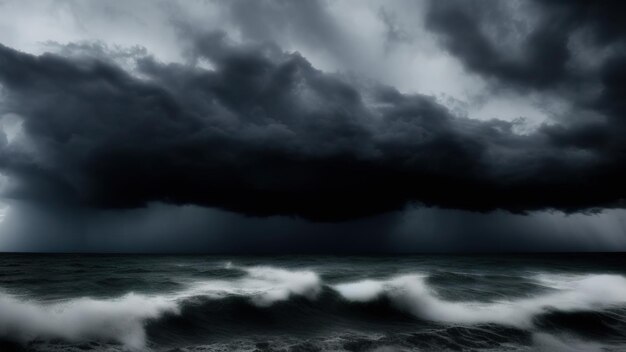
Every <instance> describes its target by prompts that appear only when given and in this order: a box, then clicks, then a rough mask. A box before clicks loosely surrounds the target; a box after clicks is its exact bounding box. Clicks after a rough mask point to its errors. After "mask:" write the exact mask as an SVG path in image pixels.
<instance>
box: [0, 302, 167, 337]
mask: <svg viewBox="0 0 626 352" xmlns="http://www.w3.org/2000/svg"><path fill="white" fill-rule="evenodd" d="M165 312H172V313H177V312H178V305H177V304H176V302H174V301H173V300H170V299H167V298H164V297H150V296H145V295H138V294H132V293H130V294H127V295H124V296H122V297H119V298H116V299H107V300H98V299H92V298H78V299H72V300H68V301H63V302H54V303H38V302H33V301H25V300H20V299H17V298H16V297H14V296H10V295H6V294H0V336H3V337H8V338H12V339H17V340H19V341H21V342H29V341H33V340H49V339H63V340H66V341H71V342H73V341H85V340H101V341H114V342H118V343H121V344H124V345H125V346H127V347H128V348H131V349H141V348H143V347H144V346H145V330H144V324H145V322H146V320H148V319H154V318H158V317H159V316H161V315H162V314H163V313H165Z"/></svg>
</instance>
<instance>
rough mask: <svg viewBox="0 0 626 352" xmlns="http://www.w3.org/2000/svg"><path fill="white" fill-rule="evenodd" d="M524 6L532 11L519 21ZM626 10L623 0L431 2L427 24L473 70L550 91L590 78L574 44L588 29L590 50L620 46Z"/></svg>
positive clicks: (623, 32) (509, 81) (522, 85)
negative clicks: (575, 62) (575, 63)
mask: <svg viewBox="0 0 626 352" xmlns="http://www.w3.org/2000/svg"><path fill="white" fill-rule="evenodd" d="M512 5H513V6H512ZM515 5H518V7H515ZM520 8H521V9H525V10H526V11H527V12H528V13H527V14H526V16H523V15H522V16H519V17H518V18H515V17H514V16H515V15H516V14H517V13H519V12H521V9H520ZM625 10H626V4H624V3H623V2H621V1H586V0H580V1H575V0H572V1H561V0H543V1H540V0H537V1H526V2H486V1H454V0H451V1H432V2H431V3H430V7H429V12H428V14H427V26H428V28H430V29H431V30H433V31H434V32H435V33H437V34H439V36H440V38H441V40H442V43H443V44H444V46H445V47H446V48H447V49H448V50H449V51H450V52H451V53H452V54H454V55H455V56H457V57H458V58H459V59H460V60H461V61H462V62H463V64H464V65H465V66H466V67H467V68H468V69H470V70H471V71H474V72H476V73H479V74H481V75H484V76H486V77H488V78H494V79H496V80H499V81H501V82H504V86H507V85H513V86H519V87H522V88H530V89H546V88H556V87H562V86H563V85H574V86H576V85H578V84H581V83H584V81H585V80H586V79H592V78H593V77H586V76H585V75H586V74H589V73H588V72H580V68H577V67H573V65H572V62H571V59H572V56H573V54H574V50H573V48H572V47H571V42H570V40H571V39H572V36H573V35H575V34H581V33H582V32H583V31H586V32H587V33H589V34H590V37H591V38H588V39H589V40H590V42H591V43H588V44H594V45H596V47H595V48H591V50H593V49H599V48H601V47H603V46H607V45H613V44H620V45H622V44H623V43H624V37H625V35H626V24H625V22H624V21H623V20H622V18H621V15H620V14H622V13H624V11H625ZM511 49H514V50H519V52H517V51H515V54H514V55H511V52H510V51H511ZM622 59H623V58H622ZM592 74H594V75H595V74H597V72H593V73H592ZM581 81H583V82H581Z"/></svg>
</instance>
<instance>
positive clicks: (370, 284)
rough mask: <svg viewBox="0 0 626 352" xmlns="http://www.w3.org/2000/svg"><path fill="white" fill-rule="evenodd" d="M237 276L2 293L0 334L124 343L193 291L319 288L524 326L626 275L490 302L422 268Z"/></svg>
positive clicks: (605, 301) (622, 285) (452, 316)
mask: <svg viewBox="0 0 626 352" xmlns="http://www.w3.org/2000/svg"><path fill="white" fill-rule="evenodd" d="M228 269H229V270H230V269H232V270H238V271H242V272H243V275H242V276H240V277H236V278H231V279H224V280H209V281H202V282H193V283H189V284H188V285H187V286H186V288H185V289H183V290H179V291H175V292H169V293H162V294H159V295H146V294H136V293H128V294H125V295H123V296H120V297H117V298H110V299H95V298H88V297H84V298H76V299H68V300H65V301H54V302H37V301H33V300H29V299H24V298H21V297H19V298H18V297H16V296H13V295H9V294H2V293H0V312H1V314H0V339H2V338H5V339H12V340H18V341H21V342H25V343H26V342H30V341H35V340H38V341H41V340H44V341H45V340H52V339H61V340H66V341H69V342H75V341H93V340H98V341H103V342H116V343H119V344H122V345H124V346H126V348H128V349H135V350H142V349H144V348H145V347H146V330H145V326H146V324H147V323H148V321H150V320H157V319H160V318H161V317H163V316H164V315H166V314H181V307H182V305H183V304H184V303H185V302H187V301H189V300H191V299H193V298H196V297H203V298H206V299H209V300H219V299H222V298H226V297H233V296H236V297H240V298H242V299H244V300H247V301H248V302H249V303H250V304H252V305H255V306H257V307H259V308H261V309H271V308H270V307H271V306H272V305H273V304H275V303H277V302H281V301H285V300H288V299H290V298H291V297H294V296H299V297H304V298H306V299H309V300H311V301H315V300H316V299H317V298H319V296H320V293H321V291H322V289H323V288H324V287H327V288H329V289H330V290H334V291H335V292H336V293H337V295H338V297H339V299H341V300H342V301H343V302H344V303H345V304H361V303H365V302H369V301H373V300H376V299H379V298H381V297H385V298H387V299H389V300H390V301H391V302H392V305H393V307H395V309H398V310H402V311H405V312H407V313H410V314H413V315H414V316H416V317H418V318H419V319H424V320H430V321H435V322H441V323H455V324H481V323H494V324H501V325H508V326H514V327H517V328H522V329H530V328H532V327H533V320H534V318H535V317H537V316H538V315H540V314H543V313H546V312H547V311H551V310H553V311H565V312H568V311H597V310H603V309H609V308H611V307H614V306H623V305H624V304H626V278H624V277H623V276H620V275H581V276H567V277H562V278H559V277H538V278H537V281H538V282H541V283H542V284H543V285H544V286H550V287H551V290H550V291H549V292H547V293H542V294H537V295H535V296H533V297H528V298H519V299H508V300H497V301H490V302H478V301H449V300H445V299H443V298H441V296H440V295H438V293H437V292H436V291H435V290H434V289H433V288H432V287H430V286H429V285H428V284H427V281H426V279H427V275H423V274H420V275H402V276H397V277H392V278H389V279H386V280H361V281H348V282H342V283H337V284H333V285H326V286H325V285H324V284H323V282H322V280H321V278H320V276H319V275H318V274H317V273H315V272H314V271H312V270H288V269H284V268H277V267H269V266H252V267H238V266H235V265H229V267H228Z"/></svg>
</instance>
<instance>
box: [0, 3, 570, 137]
mask: <svg viewBox="0 0 626 352" xmlns="http://www.w3.org/2000/svg"><path fill="white" fill-rule="evenodd" d="M229 3H230V2H217V1H184V2H181V1H71V0H59V1H52V0H42V1H34V0H24V1H0V43H3V44H4V45H8V46H10V47H13V48H16V49H18V50H21V51H25V52H29V53H34V54H41V53H43V52H46V51H54V50H58V45H55V43H57V44H61V45H63V44H67V43H77V42H99V43H103V44H105V45H107V46H108V47H109V48H114V49H117V48H119V49H126V50H128V49H129V48H133V47H136V46H141V47H144V48H145V49H146V51H147V53H149V54H151V55H154V56H155V57H156V58H157V59H159V60H161V61H163V62H186V61H188V59H189V58H187V57H186V55H185V48H184V47H183V44H181V40H180V38H179V36H180V35H181V34H180V27H179V26H180V24H181V23H182V24H186V25H189V27H190V28H202V29H203V30H207V31H210V30H223V31H225V32H226V33H228V35H229V37H230V38H231V39H234V40H239V41H241V40H246V38H245V35H246V33H245V30H244V29H243V28H242V26H241V25H240V24H239V23H238V19H237V18H236V16H235V15H233V9H232V8H230V7H229V6H228V5H225V4H229ZM321 4H322V12H321V16H325V18H324V19H325V20H327V21H329V25H330V26H331V27H332V28H331V29H329V31H331V30H332V31H334V32H332V33H330V34H328V33H327V34H326V37H321V38H317V40H315V39H316V38H311V34H310V33H307V31H306V29H300V30H298V28H296V27H297V26H300V25H301V24H300V23H299V22H298V21H297V20H294V22H293V23H286V24H285V23H283V24H282V25H283V26H284V27H281V28H278V29H276V28H274V29H273V30H272V28H270V29H268V30H267V31H266V32H265V33H263V34H260V35H259V38H260V39H264V40H268V41H273V42H276V43H277V44H278V45H279V46H280V47H282V48H283V50H286V51H298V52H300V53H301V54H302V55H303V56H304V57H306V58H307V60H309V61H310V62H311V63H312V64H313V65H314V66H315V67H317V68H318V69H321V70H324V71H327V72H342V73H350V72H353V73H355V74H356V75H357V76H359V77H365V78H367V79H371V80H374V81H378V82H381V83H383V84H387V85H390V86H393V87H396V88H397V89H399V90H400V91H402V92H404V93H420V94H427V95H432V96H435V97H436V98H437V100H438V101H439V102H440V103H442V104H444V105H446V106H447V107H448V108H450V109H451V111H453V112H454V113H455V114H457V115H460V116H467V117H470V118H474V119H481V120H488V119H493V118H497V119H502V120H507V121H518V122H519V127H520V128H519V129H518V130H517V131H518V132H520V133H524V132H526V131H532V130H533V129H534V128H535V127H537V126H539V125H540V124H541V123H549V122H550V120H551V119H552V118H554V117H555V116H558V115H561V114H564V113H565V112H566V111H567V109H568V107H569V105H568V104H567V103H566V102H565V101H564V100H562V99H558V98H557V97H555V96H552V95H545V94H536V93H521V92H514V91H504V90H494V89H492V87H490V86H489V84H488V82H486V81H485V80H484V79H483V78H482V77H480V76H478V75H475V74H471V73H469V72H467V71H466V70H465V69H464V68H463V66H462V64H461V63H460V62H459V61H458V60H457V59H456V58H454V57H453V56H451V55H450V54H448V53H447V52H446V51H445V50H443V49H442V47H441V45H440V43H439V42H438V40H437V38H436V37H435V36H434V35H433V33H431V32H429V31H428V30H427V29H426V28H425V24H424V13H425V12H426V6H428V3H427V1H409V0H397V1H381V0H367V1H345V0H343V1H326V2H321ZM510 4H511V9H510V11H511V12H512V13H515V14H517V15H516V16H517V17H520V18H522V20H525V19H524V18H526V17H527V18H532V16H531V15H532V14H530V13H528V10H524V9H522V8H520V6H519V5H518V2H517V1H512V2H510ZM268 6H270V5H268ZM278 13H279V16H280V12H278ZM274 15H275V14H274ZM524 16H526V17H524ZM281 20H284V21H289V19H288V18H286V19H281ZM259 21H262V19H260V20H259ZM273 22H275V21H272V18H269V19H266V23H264V24H263V25H265V27H267V26H272V25H276V24H274V23H273ZM278 25H280V24H278ZM315 35H317V34H315ZM259 38H255V39H259ZM513 39H515V38H513ZM324 40H326V41H331V42H329V43H327V44H328V45H327V47H324V48H323V49H322V48H321V47H320V46H321V45H322V46H326V45H325V44H324ZM494 40H497V38H494ZM512 42H513V43H515V40H513V41H512ZM510 51H511V52H513V53H514V52H515V50H513V49H511V50H510Z"/></svg>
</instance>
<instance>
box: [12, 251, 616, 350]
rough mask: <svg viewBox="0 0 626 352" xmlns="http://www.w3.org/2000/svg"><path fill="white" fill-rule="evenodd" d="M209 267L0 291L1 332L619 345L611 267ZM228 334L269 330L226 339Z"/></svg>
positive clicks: (97, 339)
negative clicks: (116, 287) (497, 278)
mask: <svg viewBox="0 0 626 352" xmlns="http://www.w3.org/2000/svg"><path fill="white" fill-rule="evenodd" d="M213 270H218V271H221V275H220V277H221V279H211V280H195V281H190V282H187V283H186V284H185V285H184V286H183V287H181V288H179V289H177V290H173V291H171V292H167V293H154V294H146V293H126V294H123V295H119V296H116V297H109V298H89V297H80V298H71V299H59V300H52V301H50V300H47V301H37V300H35V299H32V298H29V297H22V296H19V295H15V294H10V293H6V292H5V293H1V294H0V337H1V338H2V340H4V341H5V342H4V346H5V347H4V348H5V349H8V348H11V349H15V350H29V349H33V350H37V349H40V350H54V349H55V348H56V349H58V350H68V349H71V348H76V349H77V350H85V349H87V350H88V349H93V350H131V351H144V350H169V349H174V348H184V347H185V346H198V348H205V350H269V349H271V348H272V346H273V347H276V346H279V347H280V348H278V347H276V348H277V349H281V350H316V351H321V350H325V349H327V350H346V351H362V350H363V351H365V350H380V351H383V350H390V351H395V350H415V349H418V350H446V349H457V350H459V349H460V350H462V349H481V348H484V349H495V350H498V349H503V350H504V349H507V350H511V349H513V350H515V349H518V350H524V349H528V350H535V349H542V348H543V349H545V350H548V351H553V350H563V351H576V350H581V351H587V350H594V349H597V350H601V349H604V350H606V349H609V350H610V349H614V350H623V349H624V348H626V278H625V277H624V276H622V275H619V274H580V275H566V274H536V275H532V276H531V277H528V278H527V279H528V281H529V282H531V283H532V284H533V285H535V286H536V289H535V290H534V291H532V293H528V294H520V295H515V296H507V295H499V296H498V295H495V296H493V295H492V296H489V292H485V296H486V297H488V299H482V300H464V299H459V298H457V299H455V298H451V297H445V296H443V295H441V294H440V293H439V292H438V290H437V289H436V287H435V285H434V283H435V282H437V280H439V281H441V280H443V281H445V280H450V281H451V282H454V281H462V280H480V277H477V276H476V275H474V274H464V273H441V272H438V273H430V274H429V273H425V272H417V273H403V274H400V275H394V276H390V277H386V278H376V279H372V278H355V279H353V280H344V281H340V282H332V283H328V282H325V281H324V280H323V279H322V275H320V274H318V273H317V272H315V271H313V270H288V269H285V268H279V267H271V266H237V265H232V264H230V263H227V264H224V265H223V266H222V267H219V268H214V269H213ZM479 296H480V294H479ZM380 332H390V333H388V334H384V333H383V334H380ZM237 336H278V338H276V339H271V338H270V339H268V340H267V341H261V342H259V341H258V340H254V339H252V340H245V339H237V343H238V344H239V345H236V346H234V347H233V346H230V347H228V346H229V345H228V341H233V338H234V337H237ZM281 336H282V337H281ZM291 336H301V338H299V339H297V340H295V341H292V342H290V338H289V337H291ZM320 336H322V337H323V338H320ZM1 346H2V345H0V347H1ZM200 346H204V347H200ZM225 346H226V347H225ZM281 346H282V347H281ZM199 350H201V349H199Z"/></svg>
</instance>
